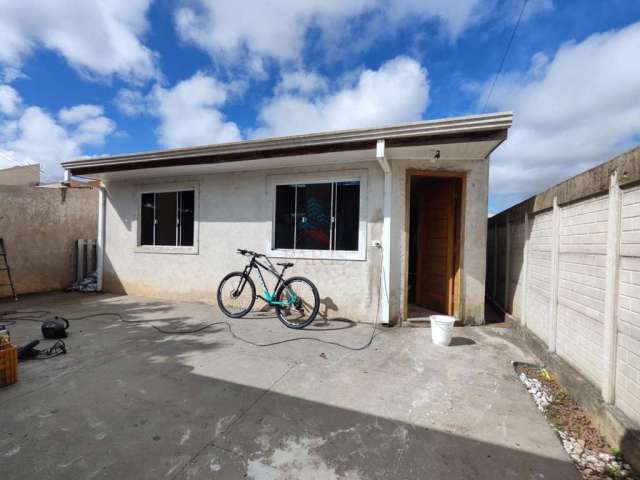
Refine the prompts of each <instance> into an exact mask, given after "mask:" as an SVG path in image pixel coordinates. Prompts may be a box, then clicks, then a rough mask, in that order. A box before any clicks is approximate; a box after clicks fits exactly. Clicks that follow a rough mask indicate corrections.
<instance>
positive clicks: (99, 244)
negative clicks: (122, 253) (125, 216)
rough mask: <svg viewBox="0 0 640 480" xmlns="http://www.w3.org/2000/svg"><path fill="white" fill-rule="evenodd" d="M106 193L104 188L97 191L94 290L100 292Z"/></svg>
mask: <svg viewBox="0 0 640 480" xmlns="http://www.w3.org/2000/svg"><path fill="white" fill-rule="evenodd" d="M106 197H107V196H106V192H105V188H104V186H101V187H100V188H99V189H98V238H97V241H96V256H97V261H96V277H97V282H96V283H97V285H96V290H97V291H98V292H101V291H102V282H103V278H104V247H105V245H104V244H105V208H106Z"/></svg>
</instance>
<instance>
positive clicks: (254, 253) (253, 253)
mask: <svg viewBox="0 0 640 480" xmlns="http://www.w3.org/2000/svg"><path fill="white" fill-rule="evenodd" d="M237 252H238V253H239V254H240V255H252V256H256V257H264V255H263V254H262V253H258V252H254V251H252V250H245V249H243V248H238V249H237Z"/></svg>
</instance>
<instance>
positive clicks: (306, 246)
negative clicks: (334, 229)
mask: <svg viewBox="0 0 640 480" xmlns="http://www.w3.org/2000/svg"><path fill="white" fill-rule="evenodd" d="M297 187H298V202H297V211H296V246H295V248H297V249H301V250H329V249H330V226H331V184H330V183H309V184H306V185H304V184H300V185H298V186H297Z"/></svg>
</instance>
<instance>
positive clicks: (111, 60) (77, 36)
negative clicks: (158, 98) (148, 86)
mask: <svg viewBox="0 0 640 480" xmlns="http://www.w3.org/2000/svg"><path fill="white" fill-rule="evenodd" d="M149 4H150V0H109V1H107V2H105V1H101V0H83V1H80V2H70V1H66V0H48V1H46V2H43V1H40V0H20V1H2V2H0V45H2V48H0V64H4V65H5V66H8V67H10V68H13V69H16V68H18V67H20V65H21V64H22V63H23V61H24V59H25V58H26V57H27V56H28V55H30V54H31V53H32V52H33V51H34V50H35V49H37V48H47V49H51V50H53V51H55V52H57V53H59V54H61V55H62V56H63V57H64V58H65V59H66V60H67V61H68V62H69V63H70V64H71V65H72V66H73V67H74V68H76V69H78V70H79V71H81V72H82V73H85V74H88V75H92V76H99V77H108V76H111V75H118V76H120V77H121V78H123V79H126V80H133V81H143V80H147V79H149V78H152V77H154V76H156V75H157V71H156V66H155V58H154V57H155V55H154V53H153V52H152V51H151V50H149V49H148V48H147V47H146V46H144V45H143V43H142V40H141V37H142V35H143V34H144V33H145V32H146V30H147V28H148V25H147V20H146V13H147V9H148V7H149Z"/></svg>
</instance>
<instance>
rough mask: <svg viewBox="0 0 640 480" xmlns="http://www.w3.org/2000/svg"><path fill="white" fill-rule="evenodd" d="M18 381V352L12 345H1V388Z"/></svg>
mask: <svg viewBox="0 0 640 480" xmlns="http://www.w3.org/2000/svg"><path fill="white" fill-rule="evenodd" d="M17 381H18V350H17V349H16V347H15V346H14V345H12V344H10V343H1V344H0V387H5V386H7V385H12V384H14V383H16V382H17Z"/></svg>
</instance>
